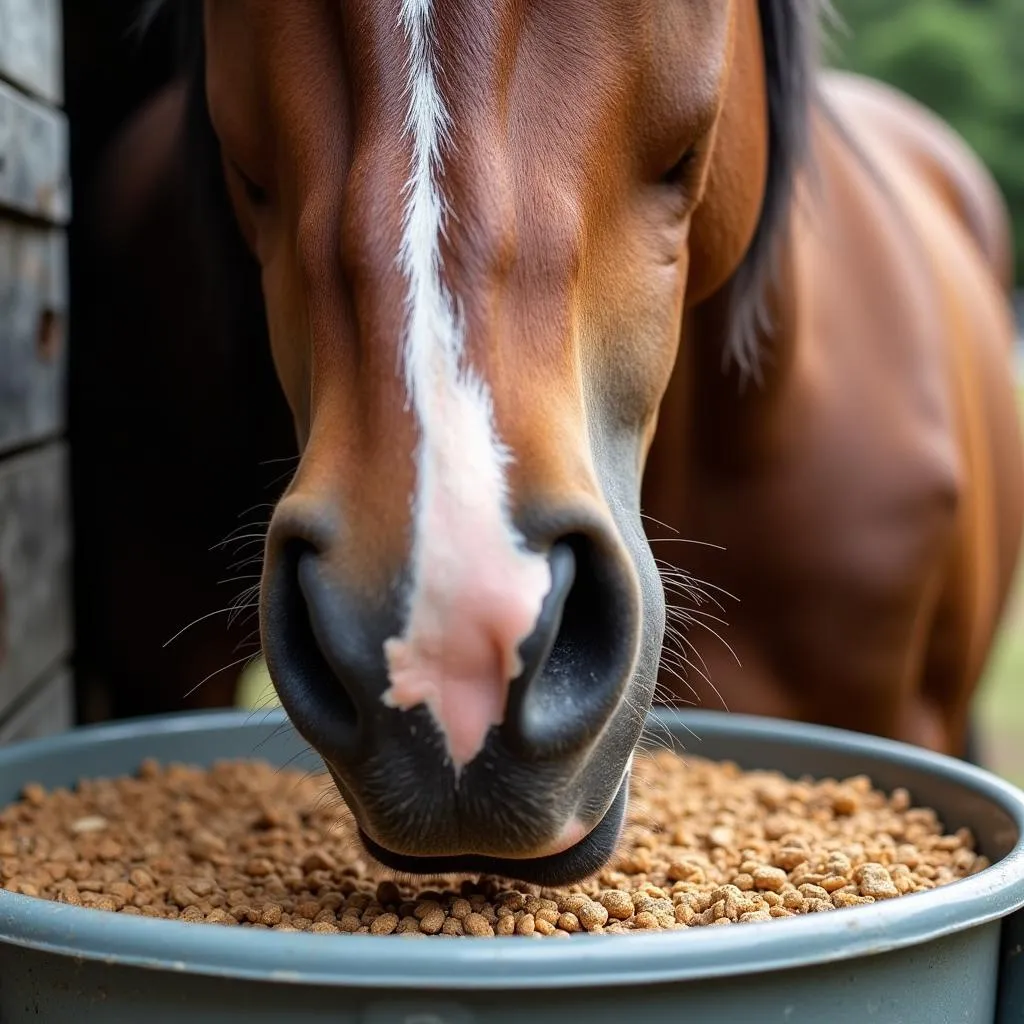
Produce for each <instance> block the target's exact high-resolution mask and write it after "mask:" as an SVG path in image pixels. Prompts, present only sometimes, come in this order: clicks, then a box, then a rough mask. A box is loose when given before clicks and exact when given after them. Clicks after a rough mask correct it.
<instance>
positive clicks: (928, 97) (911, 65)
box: [828, 0, 1024, 287]
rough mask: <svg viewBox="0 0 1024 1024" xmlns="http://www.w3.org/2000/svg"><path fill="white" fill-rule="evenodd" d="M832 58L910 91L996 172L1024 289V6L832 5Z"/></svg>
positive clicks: (961, 1)
mask: <svg viewBox="0 0 1024 1024" xmlns="http://www.w3.org/2000/svg"><path fill="white" fill-rule="evenodd" d="M832 6H833V8H834V10H835V12H836V13H837V14H838V15H839V18H840V20H841V22H843V23H844V24H845V27H844V25H840V26H839V27H837V28H834V29H833V30H832V32H831V34H830V35H831V38H830V43H829V52H828V58H829V63H831V64H832V65H833V66H836V67H844V68H848V69H850V70H853V71H859V72H861V73H863V74H867V75H871V76H873V77H875V78H881V79H883V80H884V81H887V82H890V83H892V84H893V85H895V86H897V87H899V88H900V89H903V90H904V91H905V92H908V93H909V94H910V95H911V96H914V97H915V98H916V99H918V100H919V101H921V102H922V103H924V104H925V105H927V106H928V107H930V108H931V109H932V110H934V111H936V112H937V113H938V114H939V115H941V116H942V117H943V118H945V119H946V120H947V121H949V123H950V124H952V125H953V127H954V128H956V130H957V131H958V132H959V133H960V134H961V135H962V136H963V137H964V138H965V139H966V140H967V142H968V143H970V145H971V146H972V147H973V148H974V150H975V151H976V152H977V153H978V155H979V156H980V157H981V158H982V160H984V162H985V163H986V164H987V165H988V167H989V169H990V170H991V171H992V173H993V175H994V176H995V178H996V180H997V181H998V182H999V185H1000V187H1001V188H1002V191H1003V195H1004V196H1005V197H1006V200H1007V202H1008V203H1009V205H1010V211H1011V214H1012V217H1013V221H1014V237H1015V244H1016V260H1017V284H1018V287H1024V0H832Z"/></svg>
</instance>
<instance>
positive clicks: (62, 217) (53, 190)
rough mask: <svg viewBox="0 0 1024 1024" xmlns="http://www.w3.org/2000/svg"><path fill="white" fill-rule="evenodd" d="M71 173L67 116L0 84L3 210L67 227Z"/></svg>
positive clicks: (0, 201)
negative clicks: (6, 209) (4, 208)
mask: <svg viewBox="0 0 1024 1024" xmlns="http://www.w3.org/2000/svg"><path fill="white" fill-rule="evenodd" d="M69 174H70V172H69V166H68V124H67V118H66V117H65V115H64V114H63V113H62V112H61V111H59V110H54V109H53V108H52V107H48V106H46V105H45V104H43V103H40V102H38V101H37V100H33V99H29V98H28V97H27V96H24V95H22V94H21V93H20V92H18V91H17V90H16V89H14V88H13V87H12V86H9V85H7V84H5V83H4V82H0V207H7V208H9V209H11V210H16V211H18V212H19V213H24V214H27V215H29V216H32V217H41V218H43V219H44V220H49V221H52V222H53V223H55V224H65V223H67V220H68V218H69V216H70V213H71V183H70V179H69Z"/></svg>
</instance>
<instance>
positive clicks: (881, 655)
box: [644, 75, 1022, 754]
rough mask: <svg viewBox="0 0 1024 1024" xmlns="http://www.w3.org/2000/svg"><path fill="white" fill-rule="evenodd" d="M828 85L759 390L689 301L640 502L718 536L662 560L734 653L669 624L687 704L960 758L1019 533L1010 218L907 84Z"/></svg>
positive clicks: (678, 524)
mask: <svg viewBox="0 0 1024 1024" xmlns="http://www.w3.org/2000/svg"><path fill="white" fill-rule="evenodd" d="M824 98H825V100H826V102H827V103H828V104H829V106H830V108H831V111H832V116H824V115H822V114H819V115H818V116H817V117H816V118H815V120H814V147H813V152H814V157H815V164H814V168H813V176H812V177H809V178H806V179H805V181H804V187H803V189H802V192H801V194H800V197H799V199H798V201H797V203H796V205H795V206H794V210H793V229H792V231H791V234H790V241H789V244H788V245H787V247H786V249H785V251H784V253H783V255H782V256H781V259H780V273H779V280H780V285H779V291H780V295H781V297H780V298H779V299H778V301H777V307H776V308H777V310H778V311H779V315H778V316H777V329H776V330H775V331H774V332H773V334H772V337H771V339H770V341H769V343H768V346H767V348H766V350H765V353H764V354H765V361H764V365H763V375H764V380H763V386H762V387H761V388H754V389H751V388H747V389H745V390H741V389H740V388H738V387H737V382H736V379H735V376H734V375H726V376H724V377H723V376H722V375H721V374H718V373H716V367H715V365H714V363H715V360H716V359H717V354H716V353H715V351H714V345H709V344H708V343H707V340H706V339H707V338H709V337H711V338H713V337H714V336H715V334H716V326H715V310H714V308H713V304H712V308H711V309H710V310H700V309H698V310H695V311H693V313H692V314H691V315H690V317H689V318H688V320H687V323H686V327H685V329H684V344H683V347H682V355H681V358H680V361H679V363H678V364H677V366H676V368H675V372H674V375H673V381H672V384H671V385H670V389H669V393H668V396H667V397H666V400H665V402H664V403H663V406H662V421H661V426H660V428H659V434H658V435H657V438H656V440H655V444H654V449H653V451H652V455H651V460H650V462H649V464H648V475H647V478H646V485H645V494H644V499H645V500H644V507H645V509H646V510H647V511H648V512H649V514H650V515H651V516H652V517H653V518H654V519H656V520H658V521H660V522H662V523H665V524H670V525H671V526H673V527H675V528H677V529H678V531H679V535H680V536H681V537H685V538H690V537H693V538H700V539H701V540H703V541H707V542H711V543H713V544H716V545H720V546H721V547H722V548H724V549H725V551H724V552H719V551H717V550H709V549H707V548H705V547H689V546H687V547H686V548H685V549H683V550H682V551H681V552H680V553H679V557H678V559H677V561H678V562H680V563H681V564H685V566H686V568H687V570H688V571H690V572H692V573H693V574H694V575H696V576H698V577H702V578H703V579H706V580H710V581H713V582H714V583H715V584H717V585H719V586H721V587H722V588H724V589H725V590H726V591H728V592H730V593H731V594H732V595H735V596H736V597H737V598H738V601H737V602H736V603H733V602H731V601H729V600H727V599H723V604H724V606H725V611H724V612H720V613H719V615H721V616H723V617H727V618H728V619H729V622H730V628H729V629H728V630H727V632H725V633H724V634H723V635H724V636H725V637H727V639H728V642H729V644H730V645H731V646H732V648H733V651H734V652H735V656H736V658H737V659H738V661H739V662H740V663H741V664H742V667H741V666H740V665H739V664H737V660H734V658H733V657H732V655H731V654H730V652H729V651H727V650H726V649H725V647H724V645H723V644H722V643H721V642H719V640H718V638H717V637H714V636H712V635H710V634H709V632H708V631H707V630H701V629H699V628H697V629H693V630H691V631H689V632H688V634H687V647H685V648H683V650H682V652H681V653H682V654H683V655H685V656H687V657H688V660H689V661H690V662H691V665H690V666H689V668H690V671H689V673H688V675H687V680H686V682H687V683H690V684H692V685H693V688H694V690H695V691H696V693H697V695H698V699H699V702H700V703H702V704H705V705H712V706H713V705H714V703H715V702H716V701H718V700H721V701H723V702H724V703H725V704H726V705H727V706H728V707H729V708H730V709H731V710H733V711H749V712H753V713H764V714H774V715H779V716H782V717H792V718H798V719H805V720H810V721H817V722H824V723H829V724H833V725H837V726H846V727H852V728H856V729H861V730H863V731H866V732H872V733H876V734H881V735H887V736H891V737H895V738H899V739H903V740H907V741H910V742H913V743H919V744H922V745H924V746H928V747H931V748H933V749H936V750H941V751H945V752H947V753H953V754H961V753H962V752H963V749H964V743H965V728H966V725H967V716H968V709H969V704H970V700H971V697H972V696H973V693H974V690H975V688H976V685H977V682H978V680H979V677H980V675H981V672H982V670H983V667H984V662H985V658H986V656H987V654H988V651H989V648H990V645H991V641H992V638H993V634H994V631H995V628H996V625H997V623H998V620H999V616H1000V613H1001V611H1002V607H1003V604H1004V601H1005V598H1006V595H1007V591H1008V589H1009V586H1010V583H1011V579H1012V575H1013V571H1014V567H1015V565H1016V559H1017V555H1018V548H1019V539H1020V532H1021V497H1022V490H1021V488H1022V473H1021V469H1022V458H1021V446H1020V440H1019V439H1020V430H1019V425H1018V419H1017V411H1016V404H1015V401H1014V393H1013V384H1012V372H1011V367H1010V362H1009V360H1010V354H1011V350H1012V342H1013V336H1014V335H1013V326H1012V323H1011V319H1010V314H1009V308H1008V303H1007V299H1006V293H1005V292H1004V291H1003V290H1002V288H1001V281H1003V280H1005V278H1006V275H1007V273H1008V269H1007V265H1008V262H1009V260H1008V251H1009V246H1008V242H1007V236H1008V232H1007V218H1006V216H1005V210H1004V208H1003V207H1002V205H1001V203H1000V202H999V199H998V194H997V193H996V191H995V188H994V186H993V185H992V183H991V180H990V178H989V176H988V175H987V173H986V172H985V171H984V170H983V169H982V168H981V167H980V166H979V165H978V164H977V162H976V161H975V160H974V159H973V157H972V156H971V155H970V154H969V153H968V152H967V151H966V149H965V148H964V147H963V146H962V145H961V144H959V143H958V140H956V139H955V137H953V136H952V133H951V132H950V131H949V129H948V128H946V127H945V126H944V125H943V124H941V123H940V122H938V121H937V119H935V118H934V117H933V116H931V115H929V114H927V113H926V112H925V111H923V110H922V109H921V108H919V107H917V106H916V105H915V104H913V103H912V102H911V101H909V100H908V99H907V98H906V97H904V96H902V95H901V94H898V93H896V92H894V91H893V90H890V89H888V88H885V87H883V86H881V85H879V84H878V83H873V82H869V81H867V80H863V79H859V78H856V77H854V76H847V75H827V76H825V83H824ZM837 124H838V125H841V126H842V130H840V129H839V128H838V127H837ZM687 337H691V338H692V339H693V341H691V342H689V343H687V341H686V339H687ZM680 447H683V448H684V449H685V450H686V451H687V455H686V456H685V458H684V459H682V460H679V449H680ZM679 467H682V471H681V472H680V469H679ZM684 614H685V608H684ZM698 614H700V613H698ZM704 614H706V611H705V613H704ZM700 621H701V620H700V619H699V618H698V619H695V620H694V625H696V626H699V625H700ZM702 676H706V678H702ZM709 680H710V681H711V682H713V684H714V687H715V689H717V691H718V692H717V693H716V692H715V690H713V689H712V688H711V686H710V685H709ZM666 682H669V681H668V680H666ZM670 685H671V686H672V689H673V690H674V691H675V692H676V695H677V697H678V698H680V699H686V698H687V697H692V695H691V694H689V693H688V692H687V690H688V687H687V686H683V685H680V683H679V682H678V681H674V682H670Z"/></svg>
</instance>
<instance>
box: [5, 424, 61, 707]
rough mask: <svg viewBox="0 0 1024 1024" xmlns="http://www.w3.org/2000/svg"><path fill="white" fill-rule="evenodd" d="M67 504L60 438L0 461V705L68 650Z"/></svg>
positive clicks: (11, 700)
mask: <svg viewBox="0 0 1024 1024" xmlns="http://www.w3.org/2000/svg"><path fill="white" fill-rule="evenodd" d="M68 506H69V500H68V458H67V449H66V446H65V445H64V443H63V442H55V443H54V444H51V445H47V446H46V447H44V448H37V449H34V450H32V451H30V452H26V453H25V454H23V455H18V456H15V457H14V458H11V459H7V460H6V461H2V462H0V708H6V707H9V706H10V704H11V703H12V702H13V701H15V700H16V699H17V698H18V697H19V696H21V694H23V693H24V692H25V691H26V690H27V689H28V687H30V686H31V685H32V683H34V682H35V681H36V680H38V679H40V678H41V677H42V676H44V675H45V674H46V673H47V672H49V671H50V670H52V669H53V668H54V667H55V666H57V665H58V664H59V663H60V662H62V661H64V660H65V659H66V658H67V656H68V655H69V654H70V652H71V647H72V643H73V635H72V611H71V579H70V573H71V536H70V532H71V531H70V515H69V507H68Z"/></svg>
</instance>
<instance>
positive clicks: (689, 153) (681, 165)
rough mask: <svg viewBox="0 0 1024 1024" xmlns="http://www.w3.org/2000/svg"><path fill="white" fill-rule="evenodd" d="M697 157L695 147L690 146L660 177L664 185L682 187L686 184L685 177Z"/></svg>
mask: <svg viewBox="0 0 1024 1024" xmlns="http://www.w3.org/2000/svg"><path fill="white" fill-rule="evenodd" d="M696 157H697V147H696V146H690V148H689V149H688V150H686V152H685V153H683V155H682V156H681V157H680V158H679V159H678V160H677V161H676V162H675V163H674V164H673V165H672V166H671V167H670V168H669V169H668V170H667V171H666V172H665V173H664V174H663V175H662V176H661V180H662V181H663V182H664V183H665V184H666V185H683V184H685V183H686V176H687V173H688V171H689V170H690V168H691V167H692V166H693V162H694V160H695V159H696Z"/></svg>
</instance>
